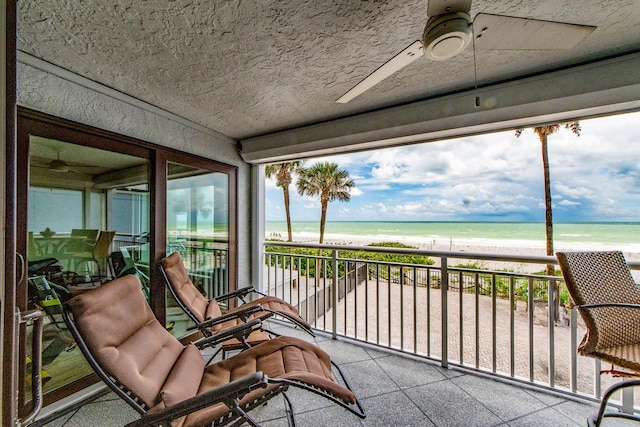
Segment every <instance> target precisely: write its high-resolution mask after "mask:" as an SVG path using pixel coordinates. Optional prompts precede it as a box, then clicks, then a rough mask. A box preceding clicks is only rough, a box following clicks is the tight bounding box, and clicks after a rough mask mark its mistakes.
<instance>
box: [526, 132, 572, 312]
mask: <svg viewBox="0 0 640 427" xmlns="http://www.w3.org/2000/svg"><path fill="white" fill-rule="evenodd" d="M561 126H562V127H564V128H566V129H569V130H570V131H571V132H573V133H574V134H575V135H577V136H580V122H578V121H573V122H564V123H556V124H552V125H546V126H535V127H534V128H533V132H534V133H535V134H536V135H538V138H539V139H540V143H541V145H542V169H543V174H544V205H545V232H546V247H547V255H549V256H553V255H554V254H553V209H552V204H551V178H550V175H549V153H548V150H547V137H548V136H549V135H551V134H553V133H555V132H556V131H558V129H560V127H561ZM523 131H524V129H523V128H520V129H516V137H519V136H520V135H522V132H523ZM547 275H548V276H553V275H555V266H554V265H551V264H549V265H547ZM559 293H560V285H559V283H558V282H554V306H555V308H556V310H555V320H558V316H559V308H560V300H559V299H558V296H559Z"/></svg>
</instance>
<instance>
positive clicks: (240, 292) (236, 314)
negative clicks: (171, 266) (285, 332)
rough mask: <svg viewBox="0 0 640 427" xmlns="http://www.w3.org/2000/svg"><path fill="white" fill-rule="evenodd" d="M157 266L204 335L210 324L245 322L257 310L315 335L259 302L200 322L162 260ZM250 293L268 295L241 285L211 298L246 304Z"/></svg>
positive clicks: (312, 334) (178, 300) (166, 283)
mask: <svg viewBox="0 0 640 427" xmlns="http://www.w3.org/2000/svg"><path fill="white" fill-rule="evenodd" d="M183 265H184V261H183ZM158 268H159V269H160V273H161V276H162V278H163V280H164V282H165V285H166V286H167V287H168V288H169V291H170V292H171V295H172V296H173V298H174V299H175V300H176V302H177V303H178V305H179V306H180V308H181V309H182V310H183V311H184V312H185V313H186V314H187V316H189V318H190V319H191V320H193V322H194V323H195V324H196V326H195V327H194V328H197V329H198V330H199V331H200V332H201V333H202V334H203V335H205V336H208V335H210V332H209V328H210V327H211V326H214V325H217V324H219V323H224V322H225V321H227V320H230V319H232V318H240V319H242V320H243V321H245V322H246V320H247V319H248V318H249V316H251V315H252V314H254V313H257V312H263V313H269V314H267V315H262V316H261V317H262V318H263V319H266V318H267V317H271V316H281V317H283V318H285V319H287V320H289V321H290V322H291V323H293V324H294V325H296V326H298V327H299V328H300V329H302V330H303V331H305V332H306V333H308V334H309V335H311V336H312V337H315V333H314V332H313V330H311V329H310V328H309V327H307V326H306V325H305V324H303V323H301V322H300V321H299V320H298V319H296V318H295V317H293V316H290V315H288V314H287V313H283V312H279V311H275V310H271V309H269V308H267V307H264V306H262V305H260V304H255V305H249V306H247V307H245V308H244V309H241V310H234V311H233V312H232V313H229V314H228V315H227V314H223V315H222V316H219V317H216V318H215V319H208V320H205V321H203V322H200V321H199V320H198V318H197V316H196V315H195V314H194V313H193V311H192V310H191V309H190V308H189V307H188V306H187V305H186V304H185V303H184V302H183V301H182V298H181V297H180V295H178V293H177V292H176V290H175V289H174V287H173V285H172V283H171V280H169V277H168V276H167V273H166V271H165V269H164V267H163V265H162V260H161V261H160V262H159V263H158ZM193 286H195V285H193ZM251 293H256V294H258V295H261V296H263V297H267V296H269V295H267V294H265V293H262V292H260V291H258V290H257V289H255V288H254V287H252V286H246V287H243V288H240V289H236V290H235V291H231V292H228V293H226V294H223V295H220V296H217V297H215V298H213V299H215V300H216V301H217V302H218V303H220V302H225V301H229V300H232V299H233V298H238V299H239V300H240V301H242V302H243V304H248V303H251V301H247V300H246V299H245V298H246V297H247V295H249V294H251ZM210 301H211V300H210ZM194 328H191V329H194ZM269 332H270V333H272V334H273V335H278V334H277V333H275V332H273V331H269Z"/></svg>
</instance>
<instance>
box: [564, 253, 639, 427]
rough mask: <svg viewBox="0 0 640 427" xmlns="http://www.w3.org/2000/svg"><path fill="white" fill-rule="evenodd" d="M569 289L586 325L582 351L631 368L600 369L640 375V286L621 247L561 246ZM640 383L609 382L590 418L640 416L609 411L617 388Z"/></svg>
mask: <svg viewBox="0 0 640 427" xmlns="http://www.w3.org/2000/svg"><path fill="white" fill-rule="evenodd" d="M556 255H557V257H558V261H559V262H560V268H561V269H562V274H563V276H564V279H565V282H566V284H567V290H568V291H569V295H571V299H572V300H573V302H574V304H575V305H576V307H577V308H578V311H579V312H580V315H581V316H582V319H583V320H584V323H585V325H586V327H587V333H586V334H585V336H584V338H583V339H582V342H581V343H580V345H579V346H578V353H579V354H581V355H583V356H589V357H595V358H598V359H601V360H603V361H605V362H608V363H611V364H612V365H615V366H618V367H620V368H623V369H626V370H628V371H630V372H626V371H620V370H615V369H613V368H612V369H611V370H610V371H603V372H601V373H612V374H614V376H624V377H636V378H637V377H638V373H639V372H640V289H639V288H638V285H636V284H635V283H634V281H633V278H632V277H631V273H630V271H629V268H628V266H627V263H626V261H625V259H624V256H623V255H622V252H619V251H612V252H558V253H557V254H556ZM638 385H640V380H639V379H632V380H626V381H623V382H620V383H617V384H614V385H613V386H611V387H610V388H609V389H608V390H607V391H606V392H605V393H604V395H603V396H602V401H601V403H600V409H599V411H598V413H597V414H593V415H591V416H590V417H589V419H588V425H589V426H599V425H600V423H601V422H602V419H603V418H604V417H619V418H626V419H632V420H636V421H640V416H638V415H633V414H628V413H624V412H617V411H615V412H614V411H607V410H606V409H607V408H606V407H607V402H608V401H609V398H610V397H611V395H612V394H613V393H615V392H616V391H618V390H621V389H623V388H627V387H633V386H638Z"/></svg>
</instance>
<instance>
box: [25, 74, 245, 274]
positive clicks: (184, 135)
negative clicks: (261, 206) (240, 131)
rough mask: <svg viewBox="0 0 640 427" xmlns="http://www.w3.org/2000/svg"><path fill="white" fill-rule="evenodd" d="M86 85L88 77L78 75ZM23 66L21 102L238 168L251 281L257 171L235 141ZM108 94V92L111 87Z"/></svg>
mask: <svg viewBox="0 0 640 427" xmlns="http://www.w3.org/2000/svg"><path fill="white" fill-rule="evenodd" d="M78 81H79V82H81V83H82V79H80V78H78ZM81 83H76V82H74V81H73V79H64V78H61V77H59V76H57V75H54V74H52V73H49V72H46V71H42V70H40V69H37V68H34V67H32V66H29V65H26V64H22V63H19V64H18V104H20V105H23V106H25V107H28V108H32V109H34V110H38V111H41V112H44V113H47V114H51V115H53V116H57V117H61V118H64V119H67V120H72V121H75V122H78V123H83V124H86V125H90V126H94V127H97V128H100V129H104V130H108V131H112V132H116V133H119V134H122V135H127V136H130V137H134V138H138V139H141V140H144V141H148V142H151V143H153V144H157V145H160V146H164V147H171V148H173V149H177V150H180V151H184V152H187V153H191V154H195V155H198V156H201V157H205V158H208V159H212V160H216V161H219V162H223V163H227V164H231V165H234V166H237V167H238V255H239V257H238V258H239V271H238V283H240V284H242V285H243V286H246V284H248V283H251V280H250V263H249V262H248V260H249V259H250V254H251V240H250V238H251V226H250V224H251V216H250V215H251V209H250V203H251V201H250V195H251V169H250V166H249V165H248V164H247V163H245V162H244V161H243V160H242V158H241V157H240V155H239V154H238V150H237V147H236V145H235V144H234V143H232V141H229V140H227V139H225V138H224V137H222V136H219V135H216V134H215V132H207V131H206V130H203V129H200V128H198V127H197V126H189V125H188V124H185V123H181V122H178V121H176V120H172V119H170V118H167V117H163V116H162V115H160V114H156V113H154V112H152V111H150V110H153V109H145V108H142V107H140V106H137V105H133V103H128V102H126V101H123V100H120V99H116V98H114V97H111V96H109V95H106V94H104V93H100V92H98V91H96V90H92V89H90V88H88V87H87V86H86V85H83V84H81ZM106 92H108V91H106Z"/></svg>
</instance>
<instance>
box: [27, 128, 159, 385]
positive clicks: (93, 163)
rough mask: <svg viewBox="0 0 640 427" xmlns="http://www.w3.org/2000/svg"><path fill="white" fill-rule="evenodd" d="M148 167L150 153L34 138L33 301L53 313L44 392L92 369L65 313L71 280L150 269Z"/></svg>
mask: <svg viewBox="0 0 640 427" xmlns="http://www.w3.org/2000/svg"><path fill="white" fill-rule="evenodd" d="M148 171H149V164H148V160H147V159H143V158H139V157H135V156H130V155H124V154H120V153H115V152H110V151H106V150H100V149H96V148H92V147H87V146H81V145H76V144H70V143H67V142H63V141H56V140H52V139H46V138H41V137H37V136H31V137H30V139H29V190H28V204H27V206H28V212H27V215H26V217H27V232H28V247H27V258H28V261H29V262H28V267H29V268H28V275H29V277H28V280H27V283H28V298H29V300H28V306H30V307H31V308H34V307H37V308H39V309H42V310H43V311H44V312H45V313H46V315H47V318H46V319H47V320H46V322H45V327H44V337H43V352H42V355H43V365H44V366H43V372H42V377H43V382H44V393H45V394H47V393H50V392H52V391H54V390H56V389H59V388H62V387H64V386H66V385H67V384H70V383H72V382H74V381H76V380H78V379H80V378H82V377H84V376H86V375H88V374H90V373H91V372H92V370H91V368H90V367H89V365H88V364H87V362H86V361H85V359H84V357H83V356H82V354H81V352H80V351H79V349H77V348H76V346H75V342H74V341H73V339H72V337H71V335H70V333H69V331H67V329H66V326H65V324H64V322H63V321H62V318H61V312H62V311H61V297H64V296H65V294H66V293H68V287H69V286H77V287H80V288H90V287H95V286H99V285H100V284H101V283H103V282H105V281H107V280H111V279H113V278H114V277H119V276H121V275H124V274H130V273H134V274H139V275H140V277H141V278H142V279H144V278H145V277H148V269H149V250H148V246H149V243H148V240H149V238H148V236H149V229H150V227H149V218H150V212H149V189H148V175H149V172H148ZM143 283H144V285H145V287H146V286H148V279H147V280H146V283H145V281H144V280H143ZM143 290H145V291H146V289H143ZM147 296H148V292H147ZM25 360H26V361H27V363H29V360H30V357H29V355H27V357H26V359H25ZM29 381H30V378H29V377H28V376H27V378H26V384H25V390H26V392H27V397H28V393H29V391H30V387H29V384H28V383H29Z"/></svg>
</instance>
